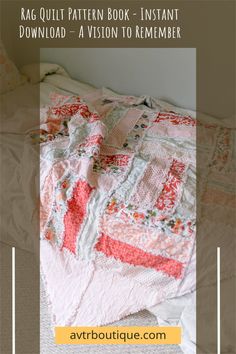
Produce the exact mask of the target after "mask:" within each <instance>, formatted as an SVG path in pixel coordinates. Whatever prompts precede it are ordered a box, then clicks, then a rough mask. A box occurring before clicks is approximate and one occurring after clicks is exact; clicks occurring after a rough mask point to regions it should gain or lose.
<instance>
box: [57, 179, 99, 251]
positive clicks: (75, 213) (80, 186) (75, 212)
mask: <svg viewBox="0 0 236 354" xmlns="http://www.w3.org/2000/svg"><path fill="white" fill-rule="evenodd" d="M93 189H94V188H93V187H91V186H90V185H89V184H88V183H87V182H86V181H82V180H79V181H78V182H77V183H76V185H75V187H74V190H73V195H72V198H71V199H70V200H69V201H68V210H67V212H66V214H65V216H64V225H65V234H64V242H63V246H62V247H64V248H67V249H69V250H70V251H71V252H73V253H76V239H77V235H78V232H79V231H80V228H81V225H82V223H83V221H84V219H85V217H86V209H87V204H88V201H89V198H90V195H91V193H92V191H93Z"/></svg>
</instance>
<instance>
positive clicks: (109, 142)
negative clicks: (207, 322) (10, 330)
mask: <svg viewBox="0 0 236 354" xmlns="http://www.w3.org/2000/svg"><path fill="white" fill-rule="evenodd" d="M91 107H94V108H91ZM197 124H200V125H201V123H197V121H196V120H195V119H194V118H192V117H190V116H188V115H182V114H179V113H176V112H172V111H167V110H162V109H161V108H160V107H158V106H156V108H150V105H149V104H148V102H146V101H145V98H143V99H142V98H141V99H140V98H137V97H131V96H120V97H113V96H112V97H109V96H106V95H103V94H102V93H101V92H100V91H99V90H98V92H97V93H96V94H94V93H93V94H90V95H88V96H87V97H85V98H84V99H83V100H82V99H81V98H80V97H76V96H62V95H58V94H54V95H52V97H51V104H50V106H46V107H44V108H42V110H41V127H40V131H34V132H31V137H32V139H33V140H34V141H35V142H38V141H39V142H40V160H41V166H40V170H41V179H40V193H41V196H40V215H41V216H40V221H41V239H42V241H41V266H42V275H43V278H44V281H45V285H46V290H47V294H48V301H49V304H50V307H51V313H52V320H53V324H54V325H104V324H108V323H111V322H113V321H116V320H118V319H120V318H122V317H124V316H126V315H128V314H130V313H134V312H136V311H139V310H141V309H144V308H148V307H151V306H154V305H156V304H158V303H160V302H162V301H164V300H166V299H168V298H173V297H175V296H177V295H182V294H184V293H187V292H190V291H193V290H194V289H195V233H196V225H195V221H196V126H197ZM203 128H204V129H205V130H206V140H205V141H203V142H202V147H203V150H204V154H205V156H207V157H208V158H207V159H206V164H205V165H204V166H202V173H201V176H200V179H201V180H202V193H203V194H204V193H205V194H204V195H205V198H206V190H205V184H204V181H205V180H206V174H207V173H209V169H211V168H212V169H214V168H215V169H217V166H218V165H220V166H221V165H222V166H224V164H225V163H226V160H227V158H228V156H226V155H227V151H226V149H227V148H226V147H225V146H224V145H227V144H229V142H228V141H229V140H230V139H228V140H227V136H226V135H227V134H228V133H229V134H231V130H230V129H228V130H227V132H226V131H223V130H221V129H219V128H218V127H217V126H215V125H208V126H204V127H203ZM209 137H211V138H212V141H211V142H209ZM219 141H220V142H219ZM218 142H219V143H218ZM211 143H212V144H211ZM217 144H218V145H217ZM217 146H218V152H217V150H216V147H217ZM227 146H228V145H227ZM213 150H214V151H215V154H213ZM216 154H218V155H219V156H216Z"/></svg>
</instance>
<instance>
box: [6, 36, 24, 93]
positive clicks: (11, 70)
mask: <svg viewBox="0 0 236 354" xmlns="http://www.w3.org/2000/svg"><path fill="white" fill-rule="evenodd" d="M0 82H1V84H0V93H1V94H3V93H6V92H8V91H11V90H14V89H15V88H16V87H17V86H19V85H22V84H23V83H24V82H25V78H24V77H23V76H22V75H21V74H20V72H19V71H18V69H17V67H16V66H15V64H14V63H13V62H12V61H11V60H10V58H9V57H8V55H7V52H6V50H5V48H4V45H3V43H2V41H1V40H0Z"/></svg>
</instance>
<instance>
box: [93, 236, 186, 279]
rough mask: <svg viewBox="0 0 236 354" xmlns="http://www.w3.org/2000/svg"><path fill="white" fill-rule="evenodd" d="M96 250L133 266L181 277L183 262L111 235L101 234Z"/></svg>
mask: <svg viewBox="0 0 236 354" xmlns="http://www.w3.org/2000/svg"><path fill="white" fill-rule="evenodd" d="M95 248H96V250H97V251H99V252H102V253H104V254H105V255H106V256H107V257H113V258H115V259H116V260H120V261H121V262H124V263H129V264H130V265H133V266H142V267H145V268H152V269H155V270H156V271H162V272H164V273H166V274H167V275H169V276H171V277H174V278H176V279H179V278H181V275H182V270H183V264H182V263H181V262H178V261H175V260H173V259H170V258H166V257H162V256H160V255H153V254H151V253H147V252H145V251H143V250H141V249H139V248H136V247H134V246H131V245H128V244H126V243H124V242H121V241H118V240H113V239H112V238H111V237H109V236H107V235H105V234H102V235H101V237H100V238H99V240H98V242H97V244H96V246H95Z"/></svg>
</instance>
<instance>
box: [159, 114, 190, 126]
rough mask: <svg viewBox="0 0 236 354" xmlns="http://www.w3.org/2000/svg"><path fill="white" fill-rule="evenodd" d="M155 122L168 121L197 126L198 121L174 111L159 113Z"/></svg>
mask: <svg viewBox="0 0 236 354" xmlns="http://www.w3.org/2000/svg"><path fill="white" fill-rule="evenodd" d="M154 122H155V123H160V122H166V123H170V124H172V125H190V126H195V125H196V123H197V121H196V120H195V119H193V118H191V117H189V116H182V115H178V114H176V113H172V112H166V113H165V112H162V113H159V114H158V116H157V118H156V120H155V121H154Z"/></svg>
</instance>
